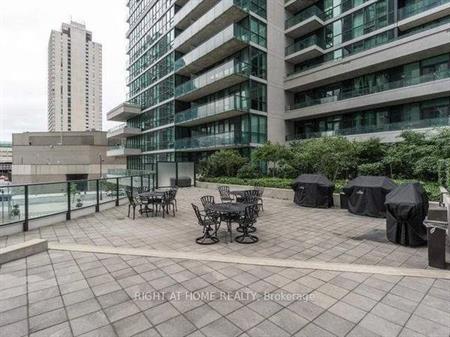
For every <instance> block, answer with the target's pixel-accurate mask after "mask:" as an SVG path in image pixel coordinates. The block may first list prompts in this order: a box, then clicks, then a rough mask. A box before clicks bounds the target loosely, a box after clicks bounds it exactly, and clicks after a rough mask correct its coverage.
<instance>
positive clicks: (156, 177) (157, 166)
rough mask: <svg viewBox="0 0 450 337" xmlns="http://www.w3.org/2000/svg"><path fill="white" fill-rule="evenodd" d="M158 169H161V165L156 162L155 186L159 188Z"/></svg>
mask: <svg viewBox="0 0 450 337" xmlns="http://www.w3.org/2000/svg"><path fill="white" fill-rule="evenodd" d="M158 171H159V165H158V163H156V170H155V183H154V185H155V188H156V189H158V187H159V186H158Z"/></svg>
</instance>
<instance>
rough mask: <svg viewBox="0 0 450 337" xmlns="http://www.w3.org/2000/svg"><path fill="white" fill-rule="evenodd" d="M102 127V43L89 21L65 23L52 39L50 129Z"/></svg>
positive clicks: (49, 85) (49, 92)
mask: <svg viewBox="0 0 450 337" xmlns="http://www.w3.org/2000/svg"><path fill="white" fill-rule="evenodd" d="M94 129H95V130H101V129H102V45H101V44H99V43H97V42H93V41H92V33H91V32H90V31H87V30H86V27H85V25H83V24H80V23H77V22H73V21H72V22H71V23H70V24H66V23H63V24H62V26H61V31H60V32H59V31H55V30H53V31H52V32H51V34H50V40H49V43H48V130H49V131H85V130H94Z"/></svg>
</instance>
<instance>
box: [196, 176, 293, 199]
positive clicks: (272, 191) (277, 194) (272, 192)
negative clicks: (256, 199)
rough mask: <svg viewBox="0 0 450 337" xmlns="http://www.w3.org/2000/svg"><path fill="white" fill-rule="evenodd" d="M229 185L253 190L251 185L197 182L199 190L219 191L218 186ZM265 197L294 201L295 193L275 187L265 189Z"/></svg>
mask: <svg viewBox="0 0 450 337" xmlns="http://www.w3.org/2000/svg"><path fill="white" fill-rule="evenodd" d="M223 185H228V186H230V187H232V188H235V189H242V190H244V189H248V188H249V187H251V188H253V186H249V185H231V184H217V183H209V182H205V181H197V187H199V188H207V189H211V190H213V189H215V190H217V187H218V186H223ZM264 197H265V198H272V199H281V200H291V201H292V200H294V191H293V190H288V189H285V188H273V187H264Z"/></svg>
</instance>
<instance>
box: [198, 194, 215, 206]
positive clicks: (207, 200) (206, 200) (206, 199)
mask: <svg viewBox="0 0 450 337" xmlns="http://www.w3.org/2000/svg"><path fill="white" fill-rule="evenodd" d="M200 201H201V202H202V205H203V208H205V209H206V208H207V206H208V205H212V204H214V203H215V202H214V196H213V195H205V196H203V197H201V198H200Z"/></svg>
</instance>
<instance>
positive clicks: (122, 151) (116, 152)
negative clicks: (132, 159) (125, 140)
mask: <svg viewBox="0 0 450 337" xmlns="http://www.w3.org/2000/svg"><path fill="white" fill-rule="evenodd" d="M141 153H142V151H141V149H133V148H129V147H125V146H124V145H119V146H114V147H111V148H109V149H108V151H106V155H107V156H108V157H127V156H136V155H140V154H141Z"/></svg>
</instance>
